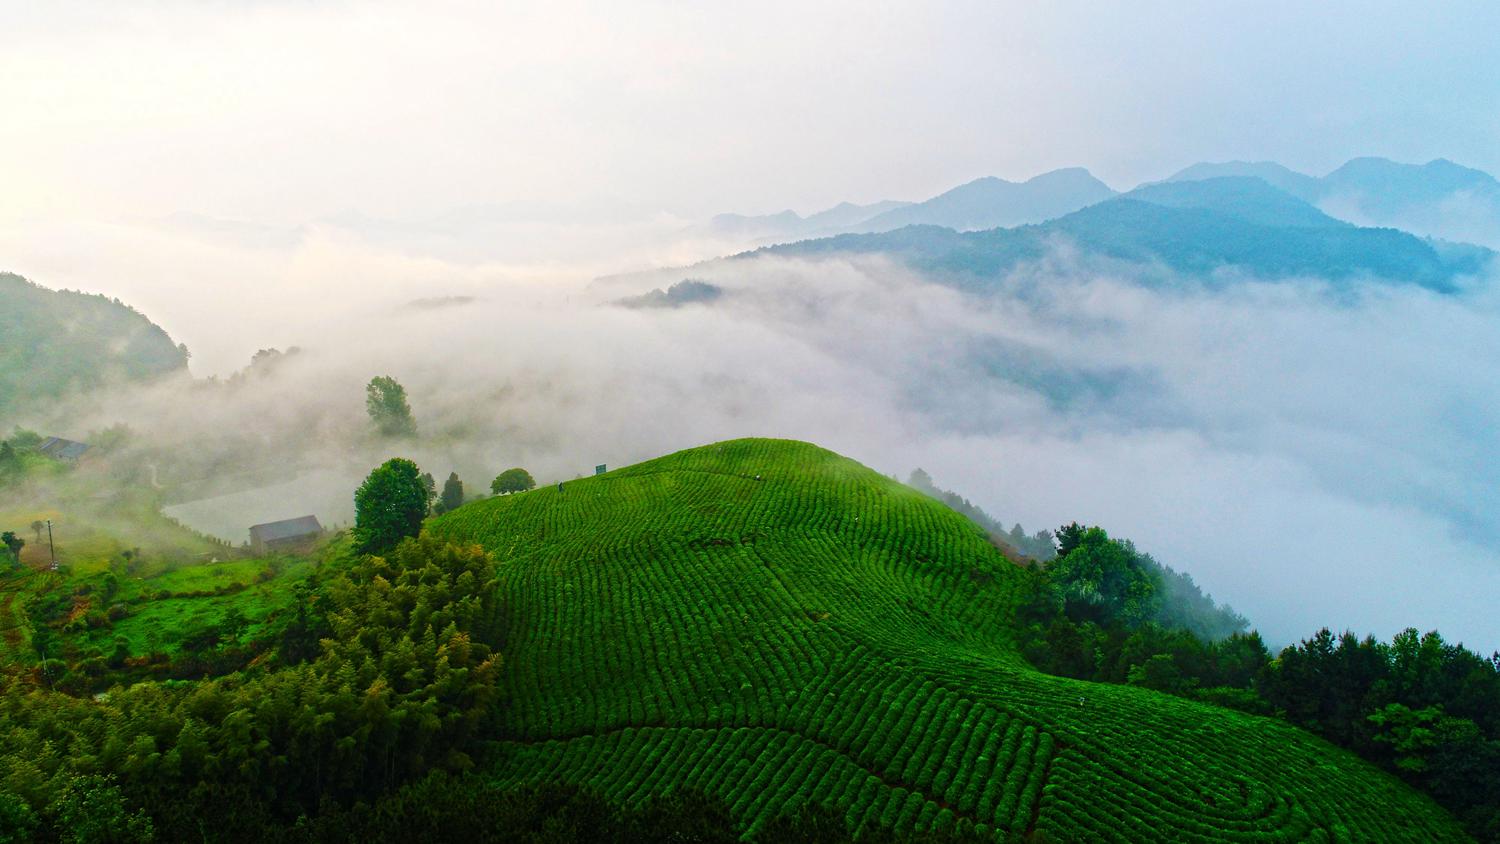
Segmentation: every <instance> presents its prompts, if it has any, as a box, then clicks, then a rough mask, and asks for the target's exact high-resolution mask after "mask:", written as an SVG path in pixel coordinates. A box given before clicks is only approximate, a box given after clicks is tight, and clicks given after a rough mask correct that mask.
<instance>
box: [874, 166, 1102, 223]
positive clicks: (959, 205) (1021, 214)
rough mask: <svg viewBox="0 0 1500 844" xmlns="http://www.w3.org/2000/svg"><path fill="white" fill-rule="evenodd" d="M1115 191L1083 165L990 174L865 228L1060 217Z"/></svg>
mask: <svg viewBox="0 0 1500 844" xmlns="http://www.w3.org/2000/svg"><path fill="white" fill-rule="evenodd" d="M1113 196H1115V190H1114V189H1113V188H1111V187H1110V186H1109V185H1106V184H1104V183H1103V182H1101V181H1099V180H1098V179H1096V178H1094V175H1093V174H1092V173H1090V172H1089V171H1087V170H1085V169H1083V168H1082V167H1070V168H1067V169H1063V170H1053V171H1051V172H1048V173H1043V174H1041V175H1040V176H1035V177H1033V178H1031V179H1027V180H1026V181H1024V182H1008V181H1006V180H1004V179H997V178H995V177H993V176H987V177H985V178H982V179H975V180H974V181H972V182H968V183H967V184H962V185H959V186H958V187H956V188H953V189H952V190H950V191H946V192H944V193H941V194H938V195H937V196H935V197H933V198H932V199H929V200H927V201H926V202H918V203H916V204H914V205H907V206H905V207H902V208H896V209H893V210H891V211H887V212H885V213H884V214H881V215H879V216H877V217H873V218H871V219H869V220H866V221H865V223H864V224H863V225H862V226H861V228H863V229H865V230H866V231H872V232H882V231H890V230H892V229H898V228H901V227H902V226H914V225H915V226H943V227H945V228H950V229H955V230H957V231H975V230H980V229H993V228H1002V227H1003V228H1011V227H1013V226H1021V225H1026V224H1028V223H1040V222H1044V221H1046V220H1050V219H1053V218H1055V217H1061V216H1062V215H1064V214H1068V213H1071V212H1073V211H1077V210H1079V209H1081V208H1086V207H1088V206H1090V205H1093V204H1094V203H1096V202H1103V201H1104V200H1106V199H1109V198H1110V197H1113Z"/></svg>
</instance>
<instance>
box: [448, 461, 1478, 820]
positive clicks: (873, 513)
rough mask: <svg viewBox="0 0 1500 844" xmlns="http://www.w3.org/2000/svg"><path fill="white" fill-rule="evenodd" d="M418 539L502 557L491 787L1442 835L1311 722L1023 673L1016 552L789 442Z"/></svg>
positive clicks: (536, 494) (599, 480) (502, 505)
mask: <svg viewBox="0 0 1500 844" xmlns="http://www.w3.org/2000/svg"><path fill="white" fill-rule="evenodd" d="M429 530H431V531H433V532H435V533H438V534H440V535H445V536H449V537H452V538H455V539H460V540H465V541H476V542H480V543H482V544H483V545H485V546H486V547H487V548H488V549H489V550H490V551H491V552H492V553H493V554H494V555H495V557H496V558H497V560H499V564H500V577H499V579H500V582H501V584H502V589H503V590H504V593H505V595H504V602H503V603H504V605H505V607H506V613H507V617H506V631H507V632H506V637H505V641H504V647H503V651H504V654H505V672H504V680H503V681H504V683H505V690H504V691H505V696H506V722H507V724H506V726H507V729H508V731H509V733H510V735H511V738H512V740H511V741H509V742H508V743H506V744H505V745H504V748H505V749H504V752H503V753H502V756H501V759H500V761H499V762H498V763H497V766H496V768H495V769H494V775H495V776H496V777H497V778H499V779H502V780H506V781H523V780H524V781H547V780H552V781H564V782H576V783H585V784H588V785H591V786H594V787H596V788H598V789H600V790H601V791H603V792H604V793H605V794H607V795H609V796H611V797H613V798H616V799H620V800H624V801H640V800H643V799H645V798H646V797H648V796H650V795H653V794H657V793H661V792H663V791H667V790H670V789H672V788H675V787H679V786H684V785H688V786H694V787H697V788H701V789H704V790H706V791H710V792H713V793H716V794H719V795H721V796H722V797H723V798H724V799H725V800H726V801H727V802H728V803H729V805H730V806H731V807H732V810H733V811H734V813H735V814H736V815H737V816H738V817H740V818H741V819H742V820H743V821H744V822H745V823H746V824H747V825H748V826H749V827H751V828H754V827H755V826H756V825H758V824H761V823H764V822H765V821H767V820H768V819H770V818H772V817H774V816H775V815H777V814H778V813H781V812H785V811H790V810H794V809H795V808H796V807H797V806H800V805H802V804H804V803H808V802H812V803H818V804H822V805H826V806H831V807H836V808H837V809H839V810H841V811H843V812H844V813H845V815H846V817H847V818H848V820H849V821H850V823H851V824H853V825H856V826H858V825H865V824H879V825H886V826H896V827H910V828H916V829H937V828H960V827H962V828H964V829H974V830H978V831H980V832H982V833H984V834H985V835H987V836H993V837H994V838H995V839H996V840H1009V839H1017V838H1020V837H1023V836H1024V835H1025V834H1027V833H1030V832H1033V831H1040V832H1045V833H1046V834H1048V835H1050V836H1051V837H1052V838H1053V840H1085V839H1088V840H1129V841H1136V840H1151V839H1171V840H1179V841H1204V842H1207V841H1243V842H1270V841H1303V840H1328V841H1342V840H1359V841H1382V840H1408V841H1442V840H1463V836H1462V834H1461V833H1460V832H1459V831H1458V828H1457V827H1456V825H1455V824H1454V822H1453V821H1452V819H1451V818H1449V817H1448V816H1447V815H1446V814H1444V813H1443V812H1442V811H1441V810H1440V809H1438V808H1437V807H1436V806H1435V805H1434V804H1432V803H1431V802H1430V801H1428V800H1426V799H1425V798H1423V797H1421V796H1419V795H1417V794H1416V793H1415V792H1412V791H1411V790H1409V789H1407V788H1406V787H1405V786H1404V785H1402V784H1401V783H1400V782H1398V781H1397V780H1395V779H1394V778H1391V777H1389V776H1387V775H1385V774H1382V773H1380V772H1379V771H1377V770H1375V769H1374V768H1372V767H1370V766H1368V765H1366V764H1365V763H1363V762H1360V761H1359V760H1357V759H1356V758H1354V757H1353V756H1350V755H1348V754H1346V753H1342V752H1340V751H1338V750H1336V749H1334V748H1333V747H1331V746H1330V745H1327V744H1326V743H1323V742H1321V741H1318V740H1316V739H1314V738H1313V737H1311V736H1310V735H1308V734H1306V733H1302V732H1300V731H1297V730H1295V729H1292V728H1290V727H1287V726H1285V725H1282V724H1280V723H1277V722H1273V721H1270V720H1267V719H1261V718H1254V717H1250V716H1245V715H1240V714H1238V713H1234V712H1230V711H1227V710H1220V709H1216V708H1213V707H1208V706H1203V705H1199V704H1194V703H1191V702H1188V701H1184V700H1180V699H1177V698H1171V697H1167V696H1163V695H1158V694H1155V693H1151V692H1146V691H1142V690H1138V689H1132V688H1126V687H1117V686H1100V685H1095V684H1088V683H1079V682H1075V681H1069V680H1064V679H1060V678H1055V677H1049V676H1046V675H1042V674H1038V673H1036V672H1034V671H1032V670H1031V669H1029V668H1028V667H1027V666H1026V665H1025V664H1024V663H1023V662H1022V661H1020V660H1019V659H1018V658H1017V656H1016V655H1015V653H1014V649H1013V646H1012V637H1011V631H1010V627H1009V619H1010V618H1011V615H1012V606H1013V603H1012V602H1013V589H1014V587H1015V585H1016V581H1017V578H1016V576H1015V572H1016V570H1015V568H1014V566H1013V564H1012V563H1010V562H1008V561H1007V560H1005V558H1004V557H1002V556H1001V555H1000V554H999V552H998V551H996V550H995V549H994V548H993V547H992V546H990V544H989V543H988V541H987V540H986V538H985V537H984V535H983V534H982V533H981V532H980V531H979V530H978V529H977V528H975V527H973V526H972V525H971V524H970V523H969V522H968V521H967V520H965V519H963V518H962V517H961V516H958V515H957V514H954V513H952V512H951V511H949V510H947V509H946V508H944V507H942V506H941V505H939V504H937V503H936V502H933V501H931V500H929V499H927V498H925V497H924V496H922V495H920V494H919V493H917V492H915V491H912V490H910V489H907V488H906V487H904V486H902V485H900V484H898V483H895V482H893V481H890V480H889V479H886V478H883V477H881V476H879V475H877V474H875V473H873V472H870V471H869V470H867V469H865V468H864V467H861V466H859V465H858V464H856V463H854V462H852V461H849V460H845V459H843V458H840V457H838V456H837V455H834V454H831V453H829V452H827V451H823V450H821V449H817V448H814V447H812V446H808V445H805V444H800V443H788V442H781V441H773V440H740V441H734V442H729V443H721V444H719V445H715V446H708V447H705V448H700V449H694V450H691V451H687V452H681V453H678V454H674V455H670V456H668V457H665V458H661V459H659V460H654V461H651V462H649V463H644V464H641V465H639V466H635V467H631V468H627V469H624V470H619V471H616V472H612V473H609V474H606V475H602V476H599V477H594V478H589V479H586V480H581V481H573V482H569V483H567V484H565V485H564V486H563V488H562V490H561V491H559V490H557V489H556V488H545V489H540V490H536V491H533V492H529V493H525V494H521V495H516V496H509V497H506V498H500V499H490V500H488V501H484V502H480V503H477V504H471V505H468V506H465V507H462V508H459V509H458V510H456V511H454V512H452V513H450V514H448V515H446V516H443V517H442V518H439V519H437V520H435V521H434V522H432V523H431V524H430V527H429Z"/></svg>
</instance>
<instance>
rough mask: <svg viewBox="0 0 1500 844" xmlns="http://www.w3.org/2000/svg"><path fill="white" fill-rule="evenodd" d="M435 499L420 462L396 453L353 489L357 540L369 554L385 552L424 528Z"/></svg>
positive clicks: (357, 543) (356, 544) (360, 547)
mask: <svg viewBox="0 0 1500 844" xmlns="http://www.w3.org/2000/svg"><path fill="white" fill-rule="evenodd" d="M431 503H432V499H431V498H430V497H429V494H428V491H427V485H426V484H424V483H423V482H422V472H421V470H420V469H418V468H417V464H415V463H413V462H411V461H410V460H407V459H406V458H404V457H395V458H392V459H390V460H387V461H386V462H384V463H382V464H381V465H380V466H379V467H378V468H376V469H375V471H373V472H371V473H370V475H369V477H367V478H365V482H364V483H362V484H360V485H359V489H357V490H355V492H354V542H355V546H356V547H357V548H358V549H359V550H360V551H362V552H364V553H366V554H383V553H385V552H387V551H389V550H390V549H392V548H394V547H396V543H398V542H400V541H401V540H403V539H405V538H407V537H409V536H416V535H417V534H419V533H421V532H422V519H423V518H424V517H425V516H426V515H427V510H428V507H429V506H430V505H431Z"/></svg>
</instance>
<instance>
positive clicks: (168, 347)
mask: <svg viewBox="0 0 1500 844" xmlns="http://www.w3.org/2000/svg"><path fill="white" fill-rule="evenodd" d="M186 368H187V353H186V350H185V349H183V348H182V347H181V346H178V345H177V344H175V343H173V342H172V338H171V337H168V336H167V332H165V331H163V330H162V329H161V327H160V326H157V325H156V324H155V323H153V322H151V320H149V319H147V318H146V317H145V316H144V315H142V314H141V313H140V312H139V311H136V310H134V309H133V308H131V307H129V306H128V305H125V304H123V303H121V302H120V301H119V300H118V299H109V298H106V297H104V296H99V295H93V294H88V293H79V292H76V291H71V290H48V289H47V288H45V287H41V286H39V285H37V284H34V283H32V282H30V281H27V280H26V279H24V278H22V277H21V276H18V275H15V274H13V273H6V272H0V422H3V421H4V420H5V418H6V416H7V415H8V414H10V413H13V412H15V411H16V410H17V409H19V408H21V407H22V406H24V404H25V403H26V402H33V401H40V400H43V399H46V398H50V397H54V396H61V395H64V394H66V393H69V392H74V391H82V390H88V389H92V388H95V387H98V386H100V385H101V384H104V383H106V382H108V381H111V380H116V379H119V380H131V381H143V380H147V379H151V378H155V377H158V376H160V375H163V374H166V373H170V372H177V371H180V370H185V369H186ZM6 429H7V430H8V426H7V428H6Z"/></svg>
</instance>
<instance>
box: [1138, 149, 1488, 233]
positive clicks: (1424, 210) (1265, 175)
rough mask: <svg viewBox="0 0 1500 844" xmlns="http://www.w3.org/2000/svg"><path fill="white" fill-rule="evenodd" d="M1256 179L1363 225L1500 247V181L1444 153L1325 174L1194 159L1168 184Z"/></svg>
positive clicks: (1357, 161) (1355, 164)
mask: <svg viewBox="0 0 1500 844" xmlns="http://www.w3.org/2000/svg"><path fill="white" fill-rule="evenodd" d="M1225 176H1253V177H1255V178H1259V179H1263V180H1265V181H1266V182H1267V183H1269V184H1271V185H1273V186H1275V187H1277V188H1280V189H1281V190H1283V191H1285V192H1287V193H1289V194H1291V195H1292V196H1295V197H1297V198H1299V199H1302V200H1305V201H1307V202H1309V203H1312V204H1314V205H1316V206H1317V207H1319V208H1320V209H1322V210H1323V211H1325V212H1327V213H1329V214H1331V215H1333V216H1335V217H1338V218H1341V219H1345V220H1348V221H1350V222H1352V223H1356V224H1359V225H1376V226H1393V227H1396V228H1400V229H1404V230H1406V231H1410V232H1413V233H1414V234H1419V235H1424V236H1429V237H1439V238H1444V239H1447V240H1454V241H1461V242H1471V243H1478V244H1481V245H1484V246H1488V247H1491V248H1500V180H1496V179H1495V177H1494V176H1491V175H1490V174H1489V173H1486V172H1484V171H1483V170H1476V169H1474V168H1472V167H1464V166H1463V165H1460V164H1455V163H1454V162H1452V161H1449V160H1447V159H1444V158H1438V159H1434V160H1432V161H1429V162H1427V163H1426V164H1404V163H1401V162H1397V161H1391V160H1390V159H1386V158H1375V157H1363V158H1354V159H1351V160H1349V161H1348V162H1345V163H1344V164H1343V165H1342V166H1340V167H1339V168H1338V169H1336V170H1334V171H1333V172H1331V173H1329V174H1328V175H1326V176H1323V177H1321V178H1319V177H1314V176H1309V175H1307V174H1305V173H1299V172H1297V171H1295V170H1291V169H1289V168H1286V167H1283V166H1281V165H1280V164H1275V163H1273V162H1268V161H1260V162H1245V161H1227V162H1219V163H1200V164H1194V165H1193V166H1191V167H1188V168H1186V169H1184V170H1181V171H1179V172H1177V173H1175V174H1173V175H1172V176H1169V177H1168V178H1167V179H1166V180H1165V182H1162V183H1158V184H1165V183H1172V182H1191V181H1201V180H1203V179H1211V178H1217V177H1225Z"/></svg>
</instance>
